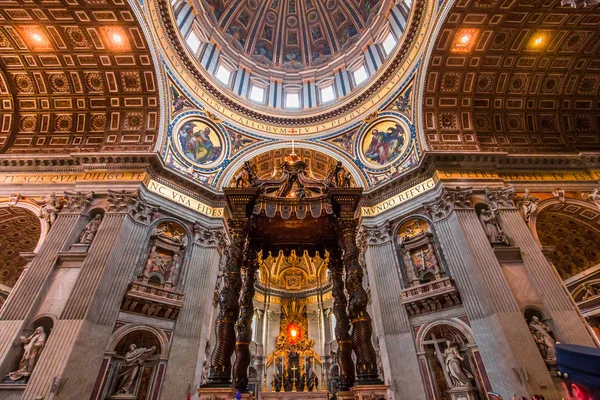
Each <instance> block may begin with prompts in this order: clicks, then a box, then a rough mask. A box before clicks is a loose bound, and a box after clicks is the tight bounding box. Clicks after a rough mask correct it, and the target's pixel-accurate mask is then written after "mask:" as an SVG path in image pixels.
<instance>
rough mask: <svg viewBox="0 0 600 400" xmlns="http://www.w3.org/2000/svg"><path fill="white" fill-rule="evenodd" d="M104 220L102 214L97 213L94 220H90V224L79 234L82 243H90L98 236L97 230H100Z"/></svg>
mask: <svg viewBox="0 0 600 400" xmlns="http://www.w3.org/2000/svg"><path fill="white" fill-rule="evenodd" d="M101 222H102V214H97V215H96V216H95V217H94V219H93V220H91V221H90V222H88V224H87V225H86V226H85V228H84V229H83V232H81V235H79V243H80V244H90V243H92V241H93V240H94V237H95V236H96V232H98V228H99V227H100V223H101Z"/></svg>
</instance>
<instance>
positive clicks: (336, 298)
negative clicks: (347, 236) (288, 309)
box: [329, 249, 355, 391]
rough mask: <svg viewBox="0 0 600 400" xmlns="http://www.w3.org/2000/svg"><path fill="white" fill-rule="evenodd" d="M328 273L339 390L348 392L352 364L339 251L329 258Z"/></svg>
mask: <svg viewBox="0 0 600 400" xmlns="http://www.w3.org/2000/svg"><path fill="white" fill-rule="evenodd" d="M329 271H330V272H331V277H332V283H333V288H332V296H333V314H334V315H335V321H336V322H335V339H336V340H337V342H338V352H337V362H338V365H339V367H340V390H341V391H348V390H350V387H352V386H353V385H354V379H355V375H354V362H353V361H352V339H351V337H350V321H349V319H348V313H347V312H346V307H347V305H348V302H347V300H346V293H345V292H344V266H343V264H342V259H341V254H340V252H339V250H337V249H334V250H332V251H331V253H330V256H329Z"/></svg>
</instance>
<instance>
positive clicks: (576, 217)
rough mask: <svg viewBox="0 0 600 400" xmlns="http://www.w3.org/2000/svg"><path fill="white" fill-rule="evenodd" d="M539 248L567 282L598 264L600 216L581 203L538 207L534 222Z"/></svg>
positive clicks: (555, 203)
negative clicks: (540, 246)
mask: <svg viewBox="0 0 600 400" xmlns="http://www.w3.org/2000/svg"><path fill="white" fill-rule="evenodd" d="M534 222H535V230H536V233H537V236H538V239H539V241H540V244H541V245H542V246H543V247H545V248H546V249H547V253H548V254H549V255H550V257H551V259H552V262H553V263H554V266H555V267H556V270H557V272H558V274H559V275H560V276H561V278H562V279H563V280H568V279H569V278H572V277H574V276H576V275H578V274H580V273H582V272H584V271H587V270H588V269H590V268H593V267H594V266H596V265H598V264H599V263H600V228H599V225H598V223H600V212H599V211H598V210H597V209H594V208H592V207H589V206H588V205H587V204H586V203H584V202H581V201H573V200H571V199H568V200H567V201H565V202H564V203H563V202H560V201H553V202H551V203H550V202H549V203H547V204H543V203H541V204H540V207H539V211H538V213H537V215H536V218H535V221H534Z"/></svg>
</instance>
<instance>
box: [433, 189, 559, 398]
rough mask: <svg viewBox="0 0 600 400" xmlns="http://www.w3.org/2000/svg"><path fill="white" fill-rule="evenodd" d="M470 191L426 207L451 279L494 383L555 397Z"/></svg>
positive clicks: (505, 389) (452, 192)
mask: <svg viewBox="0 0 600 400" xmlns="http://www.w3.org/2000/svg"><path fill="white" fill-rule="evenodd" d="M471 196H472V191H471V189H469V188H462V189H461V188H456V189H449V188H443V189H442V193H441V195H440V197H439V198H438V199H437V200H436V201H435V202H433V203H430V204H428V205H426V210H427V211H428V212H429V214H430V215H431V217H432V219H433V221H434V226H435V229H436V233H437V235H438V239H439V242H440V245H441V248H442V250H443V252H444V255H445V257H446V260H447V263H448V267H449V270H450V275H451V277H452V278H453V279H454V280H455V282H456V286H457V288H458V289H459V291H460V294H461V298H462V300H463V304H464V307H465V310H466V312H467V314H468V317H469V322H470V325H471V329H472V330H473V334H474V336H475V341H476V343H477V345H478V347H479V349H480V352H481V356H482V358H483V362H484V365H485V368H486V372H487V374H488V376H489V378H490V379H489V380H490V382H491V383H492V389H493V390H494V391H496V392H499V393H500V394H501V395H502V396H504V397H505V398H510V397H511V396H512V395H513V394H514V393H523V394H525V393H528V394H531V395H532V394H534V393H537V394H543V395H544V396H547V397H548V398H554V397H555V396H556V395H557V393H556V391H555V389H554V386H553V383H552V379H551V377H550V374H549V372H548V370H547V368H546V365H545V363H544V361H543V359H542V357H541V356H540V354H539V351H538V349H537V347H536V345H535V343H534V341H533V339H532V337H531V334H530V332H529V328H528V327H527V324H526V322H525V319H524V317H523V315H522V313H521V311H520V310H519V307H518V305H517V302H516V300H515V298H514V295H513V293H512V291H511V288H510V286H509V284H508V282H507V281H506V278H505V276H504V274H503V272H502V267H501V266H500V263H499V262H498V259H497V258H496V256H495V254H494V251H493V248H492V246H491V244H490V242H489V241H488V238H487V236H486V234H485V231H484V230H483V227H482V225H481V223H480V221H479V218H478V216H477V214H476V212H475V210H474V209H473V208H472V204H471Z"/></svg>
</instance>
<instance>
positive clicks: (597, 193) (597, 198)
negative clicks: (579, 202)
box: [581, 187, 600, 210]
mask: <svg viewBox="0 0 600 400" xmlns="http://www.w3.org/2000/svg"><path fill="white" fill-rule="evenodd" d="M581 198H582V199H583V200H585V201H589V202H590V203H594V205H595V206H596V207H598V210H600V187H597V188H595V189H594V190H593V191H592V192H587V193H586V192H582V193H581Z"/></svg>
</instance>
